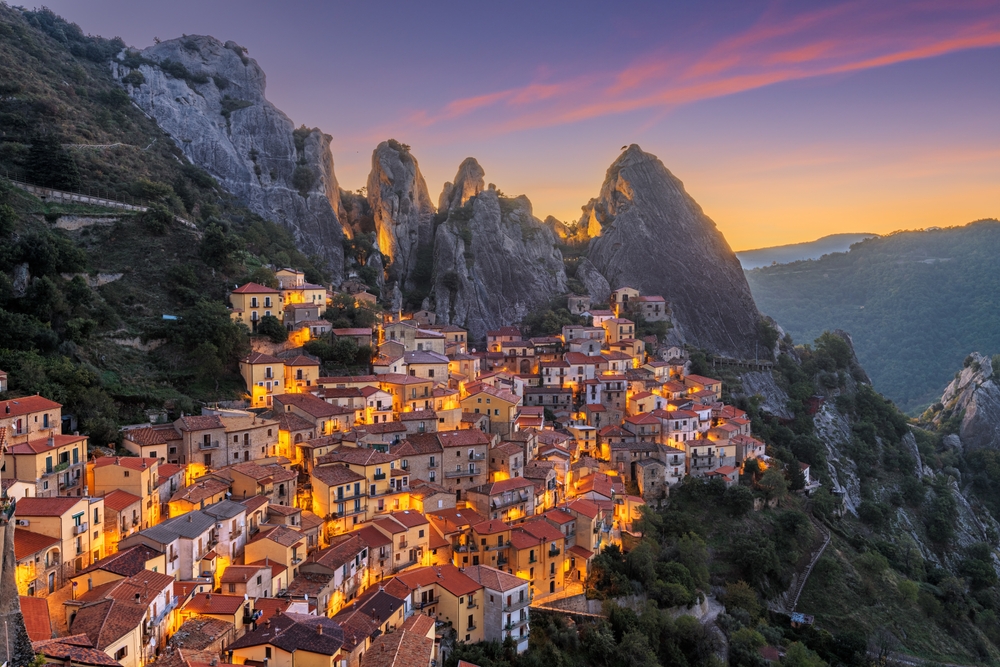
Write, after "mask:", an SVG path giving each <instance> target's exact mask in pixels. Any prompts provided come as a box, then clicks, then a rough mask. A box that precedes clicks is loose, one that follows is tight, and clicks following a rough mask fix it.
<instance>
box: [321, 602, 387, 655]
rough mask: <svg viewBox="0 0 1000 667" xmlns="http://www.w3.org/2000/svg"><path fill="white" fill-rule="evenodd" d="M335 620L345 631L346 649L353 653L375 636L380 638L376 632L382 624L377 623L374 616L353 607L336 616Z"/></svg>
mask: <svg viewBox="0 0 1000 667" xmlns="http://www.w3.org/2000/svg"><path fill="white" fill-rule="evenodd" d="M333 620H334V621H335V622H336V623H337V624H338V625H340V629H341V630H343V631H344V648H346V649H347V650H348V651H353V650H354V649H355V648H357V647H358V646H359V645H361V644H363V643H365V642H366V641H368V639H369V638H370V637H372V636H373V635H374V636H376V637H377V636H378V634H377V633H376V631H377V630H378V629H379V625H380V623H376V622H375V619H374V618H372V616H370V615H368V614H366V613H364V612H363V611H359V610H358V609H357V608H356V607H355V606H353V605H352V606H351V607H348V608H347V609H346V610H344V611H342V612H340V613H339V614H337V615H336V616H334V617H333Z"/></svg>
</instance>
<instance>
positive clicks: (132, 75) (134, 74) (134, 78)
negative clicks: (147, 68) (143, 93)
mask: <svg viewBox="0 0 1000 667" xmlns="http://www.w3.org/2000/svg"><path fill="white" fill-rule="evenodd" d="M122 83H127V84H129V85H131V86H141V85H142V84H144V83H146V77H145V76H144V75H143V73H142V72H140V71H139V70H137V69H134V70H132V71H131V72H129V73H128V74H126V75H125V76H123V77H122Z"/></svg>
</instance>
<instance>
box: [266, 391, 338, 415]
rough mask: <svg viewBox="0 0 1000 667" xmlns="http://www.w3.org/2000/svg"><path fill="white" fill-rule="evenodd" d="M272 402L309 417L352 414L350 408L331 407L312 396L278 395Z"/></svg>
mask: <svg viewBox="0 0 1000 667" xmlns="http://www.w3.org/2000/svg"><path fill="white" fill-rule="evenodd" d="M274 402H275V403H280V404H281V405H284V406H289V405H290V406H293V407H296V408H298V409H299V410H302V411H303V412H305V413H306V414H307V415H310V416H311V417H336V416H339V415H346V414H351V415H353V414H354V410H353V409H352V408H342V407H340V406H339V405H332V404H330V403H327V402H326V401H324V400H323V399H322V398H316V397H315V396H313V395H312V394H279V395H277V396H275V397H274Z"/></svg>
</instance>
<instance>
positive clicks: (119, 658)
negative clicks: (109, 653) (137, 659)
mask: <svg viewBox="0 0 1000 667" xmlns="http://www.w3.org/2000/svg"><path fill="white" fill-rule="evenodd" d="M127 655H128V646H122V647H121V648H120V649H118V650H117V651H115V660H117V661H118V662H121V661H122V658H124V657H125V656H127Z"/></svg>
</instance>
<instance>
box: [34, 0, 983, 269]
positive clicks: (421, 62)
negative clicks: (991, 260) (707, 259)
mask: <svg viewBox="0 0 1000 667" xmlns="http://www.w3.org/2000/svg"><path fill="white" fill-rule="evenodd" d="M45 4H46V5H47V6H48V7H50V8H51V9H52V10H53V11H55V12H56V13H58V14H60V15H62V16H64V17H65V18H67V19H68V20H71V21H74V22H76V23H78V24H79V25H80V26H81V27H82V28H83V30H84V31H85V32H89V33H92V34H101V35H104V36H106V37H113V36H115V35H117V36H120V37H122V38H123V39H124V40H125V41H126V42H127V43H128V44H130V45H133V46H136V47H145V46H148V45H150V44H151V43H152V42H153V38H154V37H159V38H160V39H168V38H173V37H179V36H180V35H181V34H183V33H187V34H210V35H214V36H215V37H217V38H219V39H221V40H227V39H232V40H235V41H237V42H239V43H240V44H242V45H244V46H246V47H247V48H248V49H249V54H250V56H251V57H253V58H255V59H256V60H257V61H258V63H259V64H260V65H261V67H262V68H263V69H264V71H265V72H266V73H267V77H268V88H267V96H268V99H270V100H271V101H272V102H273V103H274V104H275V105H276V106H278V107H279V108H280V109H282V110H283V111H284V112H285V113H287V114H288V115H289V116H290V117H291V118H292V120H293V121H294V122H295V123H296V125H299V124H302V123H304V124H306V125H309V126H317V127H320V128H321V129H322V130H323V131H324V132H327V133H329V134H331V135H333V137H334V140H333V156H334V161H335V163H336V172H337V177H338V179H339V180H340V184H341V187H343V188H345V189H356V188H359V187H361V186H362V185H364V183H365V179H366V177H367V174H368V171H369V170H370V167H371V151H372V149H373V148H374V147H375V145H376V144H377V143H378V142H379V141H381V140H383V139H387V138H390V137H394V138H396V139H398V140H400V141H402V142H404V143H407V144H410V145H411V146H412V149H413V154H414V155H415V156H416V158H417V159H418V160H419V162H420V167H421V171H422V172H423V174H424V177H425V178H426V180H427V184H428V187H429V188H430V190H431V196H432V198H433V199H434V200H435V201H436V200H437V195H438V194H439V193H440V191H441V187H442V184H443V183H444V181H446V180H451V179H452V178H453V177H454V174H455V171H456V169H457V167H458V164H459V163H460V162H461V161H462V159H463V158H465V157H467V156H470V155H471V156H474V157H476V158H477V159H478V160H479V162H480V163H481V164H482V165H483V168H484V169H485V170H486V179H487V181H489V182H493V183H496V184H497V187H499V188H500V189H501V190H503V191H504V192H505V193H506V194H508V195H514V194H522V193H523V194H526V195H527V196H528V197H529V198H530V199H531V201H532V203H533V205H534V210H535V215H537V216H538V217H540V218H544V217H545V216H546V215H549V214H551V215H555V216H556V217H558V218H560V219H563V220H567V221H574V220H576V219H578V218H579V215H580V207H581V206H582V205H583V204H585V203H586V202H587V200H588V199H590V198H591V197H594V196H596V195H597V192H598V190H599V188H600V185H601V182H602V181H603V179H604V172H605V170H606V169H607V167H608V165H609V164H610V163H611V162H612V161H613V160H614V159H615V157H617V155H618V153H619V151H620V148H621V147H622V146H623V145H625V144H630V143H638V144H639V145H640V146H642V148H643V149H644V150H646V151H648V152H651V153H654V154H656V155H657V156H659V158H660V159H661V160H663V162H664V164H666V166H667V168H668V169H670V170H671V171H672V172H673V173H674V174H675V175H676V176H677V177H679V178H680V179H681V180H682V181H684V184H685V186H686V188H687V190H688V192H689V193H690V194H691V195H692V196H694V198H695V199H696V200H697V201H698V202H699V203H700V204H701V205H702V207H703V208H704V209H705V212H706V213H707V214H708V215H709V216H711V217H712V218H713V219H714V220H715V221H716V223H717V224H718V225H719V228H720V229H721V230H722V231H723V232H724V233H725V235H726V237H727V238H728V239H729V242H730V245H731V246H732V247H733V248H734V249H736V250H741V249H747V248H755V247H762V246H769V245H777V244H782V243H792V242H797V241H807V240H812V239H815V238H817V237H819V236H823V235H826V234H832V233H837V232H877V233H885V232H890V231H893V230H897V229H904V228H905V229H912V228H919V227H926V226H932V225H938V226H947V225H957V224H964V223H966V222H969V221H971V220H974V219H978V218H984V217H1000V112H998V109H1000V75H998V73H1000V3H998V2H996V1H995V0H989V1H976V0H951V1H949V2H925V1H921V0H909V1H895V2H877V3H875V2H863V1H858V2H809V3H803V2H798V3H793V2H749V1H745V0H744V1H739V2H711V3H695V2H624V1H621V0H619V1H618V2H606V1H605V2H589V1H588V2H584V1H580V0H577V1H575V2H563V3H554V2H538V1H537V0H535V1H533V2H510V3H503V2H493V3H470V2H453V3H451V2H433V3H423V2H389V1H387V0H384V1H382V2H379V3H371V2H350V3H347V2H295V1H290V0H286V1H284V2H281V3H276V2H263V1H250V0H242V1H240V2H235V1H220V2H205V1H204V0H201V1H199V2H191V1H189V0H171V1H170V2H160V3H149V2H142V3H137V2H134V0H120V1H117V0H116V1H111V0H107V1H104V0H90V1H88V2H85V3H84V2H78V1H76V0H46V3H45Z"/></svg>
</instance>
